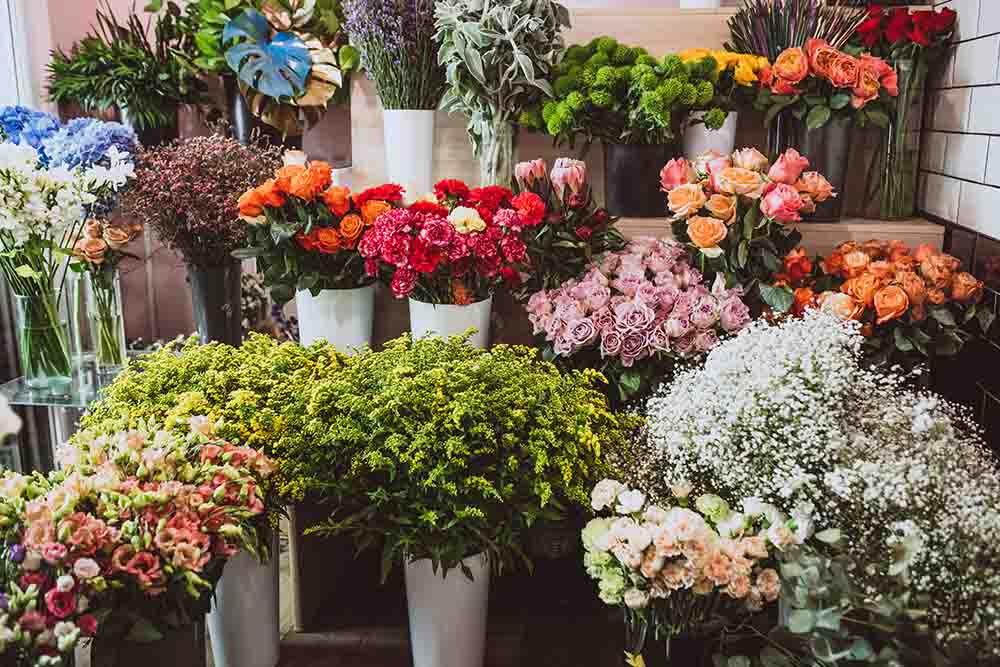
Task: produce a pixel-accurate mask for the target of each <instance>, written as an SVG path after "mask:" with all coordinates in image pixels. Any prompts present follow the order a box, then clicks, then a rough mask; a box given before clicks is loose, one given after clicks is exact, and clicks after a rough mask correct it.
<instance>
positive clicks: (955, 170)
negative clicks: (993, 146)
mask: <svg viewBox="0 0 1000 667" xmlns="http://www.w3.org/2000/svg"><path fill="white" fill-rule="evenodd" d="M989 139H990V138H989V137H986V136H983V135H981V134H952V135H951V136H949V137H948V150H947V152H946V153H945V158H944V169H943V170H942V171H944V173H946V174H948V175H949V176H954V177H956V178H962V179H965V180H967V181H979V182H982V181H983V180H985V178H986V151H987V149H988V148H989V145H990V141H989Z"/></svg>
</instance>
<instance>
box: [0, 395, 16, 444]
mask: <svg viewBox="0 0 1000 667" xmlns="http://www.w3.org/2000/svg"><path fill="white" fill-rule="evenodd" d="M20 430H21V418H20V417H18V416H17V413H16V412H14V411H13V410H11V408H10V403H8V402H7V397H6V396H0V440H3V439H4V438H5V437H6V436H8V435H14V434H15V433H18V432H19V431H20Z"/></svg>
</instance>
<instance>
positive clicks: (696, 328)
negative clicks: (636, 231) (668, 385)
mask: <svg viewBox="0 0 1000 667" xmlns="http://www.w3.org/2000/svg"><path fill="white" fill-rule="evenodd" d="M723 283H724V281H723V280H721V278H720V279H719V280H717V281H716V283H715V285H714V287H713V289H712V291H711V292H710V291H709V290H707V289H706V288H705V287H704V285H703V284H702V275H701V273H700V272H699V271H698V270H697V269H694V268H692V267H691V265H690V264H689V263H688V260H687V253H686V252H685V251H684V247H683V246H681V245H680V244H678V243H674V242H672V241H663V240H657V239H653V238H639V239H634V240H632V241H631V242H630V243H629V244H628V245H627V246H626V247H625V248H624V249H623V250H620V251H618V252H612V253H607V254H605V255H604V256H603V257H602V258H601V259H600V260H598V261H596V262H595V263H594V264H592V265H591V266H590V268H589V270H588V271H587V272H586V273H585V274H584V276H583V277H582V278H580V279H578V280H577V279H573V280H569V281H567V282H566V283H564V284H563V285H562V286H560V287H558V288H556V289H551V290H542V291H540V292H537V293H535V294H534V295H533V296H532V297H531V299H529V301H528V305H527V310H528V318H529V319H530V320H531V323H532V325H533V326H534V331H535V333H536V334H542V335H544V337H545V341H546V356H549V357H552V358H556V359H557V360H560V361H564V362H565V363H566V364H568V365H570V366H573V367H585V368H587V367H589V368H595V369H597V370H600V371H601V372H602V373H603V374H604V375H605V376H606V377H607V378H608V380H609V381H610V383H611V386H612V388H613V389H614V390H615V391H614V394H615V396H614V398H615V400H618V399H620V400H622V401H628V400H631V399H634V398H636V397H637V396H643V395H648V394H649V392H650V391H651V390H652V389H653V388H655V386H656V384H657V383H658V382H660V381H662V379H663V378H664V377H667V376H668V374H669V371H671V370H672V368H673V366H674V364H675V362H676V361H677V360H678V359H685V358H690V357H693V356H695V355H696V354H698V353H704V352H707V351H708V350H711V349H712V348H713V347H715V346H716V345H717V344H718V342H719V336H720V335H725V334H727V333H731V332H735V331H738V330H739V329H741V328H743V327H744V326H745V325H746V324H747V322H748V321H749V317H750V313H749V310H748V309H747V307H746V305H745V304H744V303H743V300H742V299H741V294H742V292H741V291H740V289H739V288H736V289H732V290H728V289H726V288H725V285H724V284H723Z"/></svg>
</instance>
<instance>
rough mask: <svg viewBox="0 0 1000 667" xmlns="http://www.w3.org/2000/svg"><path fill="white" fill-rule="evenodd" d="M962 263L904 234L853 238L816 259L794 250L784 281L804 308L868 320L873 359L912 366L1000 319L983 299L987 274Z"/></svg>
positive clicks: (955, 347)
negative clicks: (910, 242) (908, 241)
mask: <svg viewBox="0 0 1000 667" xmlns="http://www.w3.org/2000/svg"><path fill="white" fill-rule="evenodd" d="M959 266H960V262H959V261H958V259H957V258H955V257H952V256H951V255H946V254H944V253H941V252H939V251H938V250H937V249H936V248H934V247H932V246H930V245H922V246H920V247H918V248H917V249H916V251H911V250H910V248H908V247H907V246H906V245H905V244H904V243H902V242H901V241H876V240H872V241H867V242H865V243H856V242H854V241H849V242H847V243H842V244H840V245H839V246H837V248H836V249H835V250H834V251H833V252H832V253H830V255H829V256H827V257H825V258H822V259H819V260H818V261H816V262H812V261H810V260H809V259H808V258H807V257H806V255H805V251H804V250H802V249H797V250H795V251H793V252H792V253H790V254H789V255H788V256H786V257H785V259H784V270H783V271H782V273H779V274H778V275H777V276H776V279H777V283H776V284H777V285H778V286H780V287H781V288H782V289H783V290H785V292H786V294H788V293H790V294H792V299H793V301H794V306H793V310H794V311H795V312H797V313H799V314H801V313H802V312H803V311H804V310H805V309H806V308H808V307H821V308H823V309H824V310H828V311H830V312H832V313H833V314H835V315H837V316H838V317H840V318H841V319H844V320H854V321H858V322H861V323H862V325H863V326H862V332H863V333H864V334H865V345H864V350H865V354H866V357H867V358H868V360H869V361H870V362H871V363H873V364H876V365H880V366H886V367H888V366H892V365H894V364H897V363H900V364H902V365H904V366H912V365H913V362H914V360H916V361H924V360H928V359H933V358H934V357H937V356H953V355H955V354H958V352H959V351H961V349H962V347H963V345H964V344H965V343H966V342H967V341H968V340H969V339H970V338H972V336H973V332H977V333H981V334H983V335H985V334H986V333H987V332H988V331H989V329H990V327H991V326H992V325H993V321H994V314H993V312H992V311H990V310H989V309H988V308H980V307H979V305H978V304H979V302H980V301H981V300H982V297H983V287H984V285H983V283H982V281H980V280H978V279H976V278H975V277H974V276H972V275H971V274H969V273H966V272H964V271H959V270H958V269H959ZM793 290H794V291H793Z"/></svg>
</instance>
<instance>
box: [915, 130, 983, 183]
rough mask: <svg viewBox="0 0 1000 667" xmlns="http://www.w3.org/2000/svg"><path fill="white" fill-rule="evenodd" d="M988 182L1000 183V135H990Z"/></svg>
mask: <svg viewBox="0 0 1000 667" xmlns="http://www.w3.org/2000/svg"><path fill="white" fill-rule="evenodd" d="M928 169H930V167H928ZM986 182H987V183H989V184H990V185H1000V137H990V156H989V159H988V160H987V161H986Z"/></svg>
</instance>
